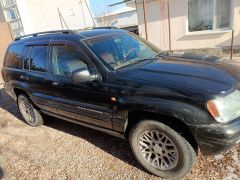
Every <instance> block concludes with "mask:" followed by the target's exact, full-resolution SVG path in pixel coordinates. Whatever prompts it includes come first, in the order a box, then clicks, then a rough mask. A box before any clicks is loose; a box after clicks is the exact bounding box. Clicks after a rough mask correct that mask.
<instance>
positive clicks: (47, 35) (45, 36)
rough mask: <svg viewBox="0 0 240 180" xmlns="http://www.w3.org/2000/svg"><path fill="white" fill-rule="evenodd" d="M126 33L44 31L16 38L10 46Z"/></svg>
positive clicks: (116, 30) (111, 30)
mask: <svg viewBox="0 0 240 180" xmlns="http://www.w3.org/2000/svg"><path fill="white" fill-rule="evenodd" d="M121 32H126V31H125V30H122V29H108V28H106V29H104V28H100V29H91V30H84V31H82V30H78V31H70V30H62V31H46V32H39V33H34V34H29V35H25V36H22V37H19V38H16V39H15V40H14V41H13V42H12V43H11V44H10V45H13V44H19V43H31V42H38V41H50V40H51V39H53V38H54V39H66V40H70V41H71V40H74V39H76V38H77V39H86V38H92V37H98V36H104V35H108V34H115V33H121Z"/></svg>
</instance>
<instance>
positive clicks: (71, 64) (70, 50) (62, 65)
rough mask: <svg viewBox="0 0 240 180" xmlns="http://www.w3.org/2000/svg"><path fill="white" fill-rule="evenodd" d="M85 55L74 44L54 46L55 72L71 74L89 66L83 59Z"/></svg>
mask: <svg viewBox="0 0 240 180" xmlns="http://www.w3.org/2000/svg"><path fill="white" fill-rule="evenodd" d="M83 59H84V57H83V56H82V55H81V52H79V51H77V49H76V48H75V47H73V46H63V45H62V46H61V45H57V46H53V47H52V65H53V74H57V75H65V76H70V74H71V73H72V72H73V71H75V70H78V69H81V68H84V67H85V68H87V64H86V63H85V62H84V61H83Z"/></svg>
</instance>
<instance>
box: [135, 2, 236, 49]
mask: <svg viewBox="0 0 240 180" xmlns="http://www.w3.org/2000/svg"><path fill="white" fill-rule="evenodd" d="M232 1H233V7H234V8H233V17H234V18H233V29H234V30H235V37H234V38H235V40H234V45H240V0H232ZM187 2H188V0H170V17H171V44H172V49H174V50H178V49H201V48H221V47H227V46H230V44H231V36H232V33H231V32H229V31H228V32H227V31H226V32H222V33H207V34H198V35H189V34H188V33H187V14H188V8H187V7H188V6H187ZM137 12H138V22H139V32H140V35H141V36H142V37H145V28H144V16H143V5H142V3H138V4H137ZM147 21H148V25H147V26H148V36H149V41H150V42H152V43H154V44H155V45H156V46H158V47H159V48H160V49H165V50H166V49H168V48H169V45H168V44H169V38H168V37H169V36H168V21H167V5H165V6H163V5H161V2H160V0H152V1H147Z"/></svg>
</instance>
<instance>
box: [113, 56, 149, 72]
mask: <svg viewBox="0 0 240 180" xmlns="http://www.w3.org/2000/svg"><path fill="white" fill-rule="evenodd" d="M146 60H152V58H145V59H135V60H131V61H127V62H125V63H124V64H122V65H121V66H120V67H118V68H117V69H121V68H124V67H127V66H130V65H133V64H138V63H140V62H143V61H146Z"/></svg>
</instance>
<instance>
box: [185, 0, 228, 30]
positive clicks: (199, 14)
mask: <svg viewBox="0 0 240 180" xmlns="http://www.w3.org/2000/svg"><path fill="white" fill-rule="evenodd" d="M230 27H231V0H189V1H188V31H189V32H196V31H207V30H224V29H230Z"/></svg>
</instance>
